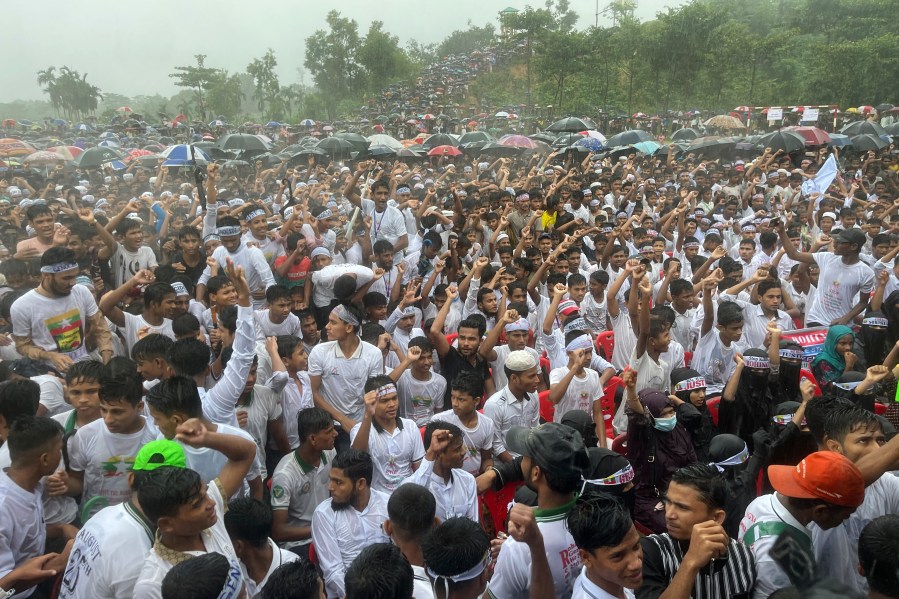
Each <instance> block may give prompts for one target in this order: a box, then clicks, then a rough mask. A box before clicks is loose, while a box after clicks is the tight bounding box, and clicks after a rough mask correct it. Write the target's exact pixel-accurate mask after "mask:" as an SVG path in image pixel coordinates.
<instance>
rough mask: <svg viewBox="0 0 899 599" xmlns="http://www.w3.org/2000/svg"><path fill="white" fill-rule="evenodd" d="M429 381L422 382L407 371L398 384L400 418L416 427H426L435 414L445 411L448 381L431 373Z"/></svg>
mask: <svg viewBox="0 0 899 599" xmlns="http://www.w3.org/2000/svg"><path fill="white" fill-rule="evenodd" d="M428 374H430V378H429V379H428V380H427V381H420V380H418V379H417V378H415V377H414V376H412V371H411V370H410V369H408V368H407V369H406V370H404V371H403V373H402V374H401V375H400V378H399V380H398V381H397V382H396V392H397V396H398V397H399V400H400V416H402V417H404V418H408V419H410V420H413V421H414V422H415V424H416V426H419V427H422V426H426V425H427V424H428V422H430V421H431V418H432V417H433V416H434V413H435V412H437V411H438V410H442V409H443V396H444V394H445V393H446V379H445V378H443V377H442V376H441V375H439V374H434V373H433V372H429V373H428Z"/></svg>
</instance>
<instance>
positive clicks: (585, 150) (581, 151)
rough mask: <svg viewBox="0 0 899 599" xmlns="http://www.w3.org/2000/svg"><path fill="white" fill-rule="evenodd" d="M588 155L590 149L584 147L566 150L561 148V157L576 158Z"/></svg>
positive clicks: (571, 147)
mask: <svg viewBox="0 0 899 599" xmlns="http://www.w3.org/2000/svg"><path fill="white" fill-rule="evenodd" d="M589 153H590V148H588V147H585V146H568V147H567V148H562V155H563V156H565V155H568V154H575V155H577V156H586V155H587V154H589Z"/></svg>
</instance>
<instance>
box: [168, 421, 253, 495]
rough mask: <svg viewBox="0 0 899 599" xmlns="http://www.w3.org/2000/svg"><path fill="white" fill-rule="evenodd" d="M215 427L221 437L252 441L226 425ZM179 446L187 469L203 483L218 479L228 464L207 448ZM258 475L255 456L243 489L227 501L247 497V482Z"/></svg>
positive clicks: (220, 455) (221, 454) (220, 456)
mask: <svg viewBox="0 0 899 599" xmlns="http://www.w3.org/2000/svg"><path fill="white" fill-rule="evenodd" d="M216 426H217V427H218V430H217V431H216V432H218V433H220V434H222V435H234V436H236V437H240V438H241V439H246V440H247V441H253V437H251V436H250V434H249V433H248V432H246V431H244V430H241V429H239V428H235V427H233V426H229V425H227V424H217V425H216ZM178 443H180V442H178ZM180 444H181V446H182V448H183V449H184V457H185V458H186V459H187V467H188V468H190V469H191V470H193V471H194V472H196V473H197V474H199V475H200V478H201V479H203V482H204V483H209V482H212V481H213V480H215V479H216V478H218V476H219V474H221V472H222V468H224V467H225V464H227V463H228V458H227V457H225V454H223V453H221V452H220V451H216V450H214V449H209V448H208V447H191V446H189V445H184V444H183V443H180ZM260 475H261V466H260V463H259V457H258V456H257V457H255V458H253V465H252V466H250V471H249V472H247V476H246V478H245V479H244V483H243V488H242V489H241V490H239V491H238V492H237V493H235V494H234V497H232V498H229V499H233V498H236V497H249V496H250V487H249V485H248V484H247V481H248V480H254V479H256V478H259V476H260Z"/></svg>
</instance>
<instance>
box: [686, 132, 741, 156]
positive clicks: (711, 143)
mask: <svg viewBox="0 0 899 599" xmlns="http://www.w3.org/2000/svg"><path fill="white" fill-rule="evenodd" d="M736 145H737V142H736V140H735V139H733V138H732V137H721V136H718V135H709V136H706V137H697V138H696V139H694V140H693V141H691V142H690V144H689V145H688V146H687V151H688V152H696V153H698V154H705V155H709V154H713V153H716V152H718V153H720V152H721V151H723V150H731V149H733V148H734V146H736Z"/></svg>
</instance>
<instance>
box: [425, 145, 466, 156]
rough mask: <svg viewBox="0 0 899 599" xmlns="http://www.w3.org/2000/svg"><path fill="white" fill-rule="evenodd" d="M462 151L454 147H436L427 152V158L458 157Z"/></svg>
mask: <svg viewBox="0 0 899 599" xmlns="http://www.w3.org/2000/svg"><path fill="white" fill-rule="evenodd" d="M461 154H462V150H460V149H459V148H456V147H454V146H437V147H436V148H431V149H430V150H429V151H428V156H460V155H461Z"/></svg>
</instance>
